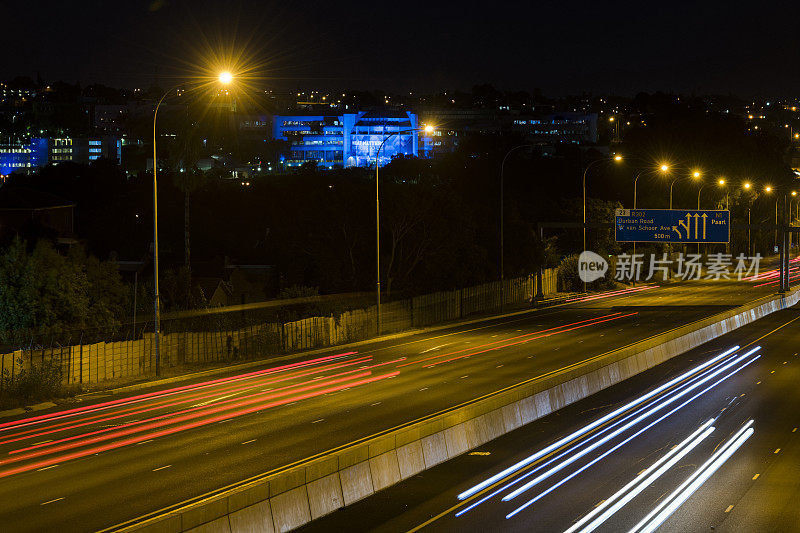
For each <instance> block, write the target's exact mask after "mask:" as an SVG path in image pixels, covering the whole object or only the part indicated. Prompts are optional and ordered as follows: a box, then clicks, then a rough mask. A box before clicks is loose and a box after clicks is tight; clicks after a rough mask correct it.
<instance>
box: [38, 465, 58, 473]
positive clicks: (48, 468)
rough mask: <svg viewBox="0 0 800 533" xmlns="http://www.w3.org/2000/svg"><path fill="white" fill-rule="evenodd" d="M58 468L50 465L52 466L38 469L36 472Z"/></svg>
mask: <svg viewBox="0 0 800 533" xmlns="http://www.w3.org/2000/svg"><path fill="white" fill-rule="evenodd" d="M57 466H58V465H50V466H45V467H43V468H38V469H36V471H37V472H41V471H42V470H50V469H51V468H55V467H57Z"/></svg>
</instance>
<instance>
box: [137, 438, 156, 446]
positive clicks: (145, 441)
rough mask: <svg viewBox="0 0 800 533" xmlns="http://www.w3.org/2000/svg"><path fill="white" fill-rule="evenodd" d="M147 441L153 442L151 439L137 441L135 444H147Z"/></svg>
mask: <svg viewBox="0 0 800 533" xmlns="http://www.w3.org/2000/svg"><path fill="white" fill-rule="evenodd" d="M148 442H153V439H150V440H143V441H142V442H137V443H136V446H141V445H142V444H147V443H148Z"/></svg>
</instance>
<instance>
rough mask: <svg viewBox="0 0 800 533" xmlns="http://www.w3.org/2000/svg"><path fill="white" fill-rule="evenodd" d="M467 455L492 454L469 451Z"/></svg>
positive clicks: (490, 453) (489, 453)
mask: <svg viewBox="0 0 800 533" xmlns="http://www.w3.org/2000/svg"><path fill="white" fill-rule="evenodd" d="M469 455H492V452H469Z"/></svg>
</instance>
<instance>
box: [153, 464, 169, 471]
mask: <svg viewBox="0 0 800 533" xmlns="http://www.w3.org/2000/svg"><path fill="white" fill-rule="evenodd" d="M171 466H172V465H167V466H159V467H158V468H154V469H153V472H158V471H159V470H164V469H165V468H169V467H171Z"/></svg>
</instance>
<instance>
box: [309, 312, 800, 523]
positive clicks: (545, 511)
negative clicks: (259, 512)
mask: <svg viewBox="0 0 800 533" xmlns="http://www.w3.org/2000/svg"><path fill="white" fill-rule="evenodd" d="M798 338H800V309H798V308H797V307H795V308H791V309H788V310H785V311H781V312H779V313H775V314H773V315H771V316H769V317H767V318H765V319H763V320H760V321H758V322H755V323H753V324H750V325H748V326H745V327H743V328H741V329H740V330H737V331H735V332H732V333H730V334H728V335H725V336H724V337H721V338H719V339H716V340H715V341H713V342H711V343H707V344H705V345H703V346H701V347H699V348H697V349H695V350H692V351H691V352H688V353H687V354H684V355H682V356H680V357H677V358H675V359H673V360H671V361H669V362H667V363H665V364H663V365H660V366H659V367H656V368H654V369H651V370H650V371H648V372H646V373H643V374H641V375H639V376H637V377H635V378H633V379H631V380H628V381H626V382H623V383H621V384H618V385H616V386H614V387H611V388H609V389H606V390H605V391H602V392H600V393H598V394H597V395H594V396H592V397H589V398H587V399H585V400H582V401H580V402H577V403H576V404H574V405H572V406H569V407H567V408H565V409H562V410H561V411H559V412H557V413H555V414H553V415H550V416H547V417H545V418H543V419H541V420H538V421H535V422H533V423H531V424H529V425H527V426H524V427H523V428H520V429H519V430H517V431H514V432H512V433H509V434H507V435H505V436H503V437H500V438H499V439H496V440H494V441H491V442H489V443H487V444H486V445H484V446H482V447H480V448H478V449H477V450H475V451H473V452H472V453H470V454H468V455H464V456H461V457H458V458H456V459H455V460H452V461H449V462H447V463H444V464H442V465H439V466H437V467H434V468H433V469H430V470H428V471H424V472H421V473H420V474H419V475H417V476H415V477H414V478H411V479H409V480H407V481H405V482H403V483H400V484H398V485H395V486H394V487H390V488H388V489H386V490H384V491H381V492H380V493H378V494H376V495H375V496H373V497H371V498H368V499H366V500H364V501H362V502H359V503H357V504H355V505H352V506H350V507H348V508H346V509H343V510H340V511H337V512H335V513H334V514H332V515H329V516H328V517H324V518H322V519H320V520H319V521H317V522H314V523H312V524H310V525H309V526H307V527H306V528H304V531H340V530H343V529H341V528H342V527H344V526H345V525H346V528H347V530H348V531H368V530H371V531H393V532H394V531H437V532H438V531H548V532H550V531H568V532H570V533H571V532H573V531H581V532H587V531H603V532H619V531H623V532H624V531H636V532H638V531H653V530H657V531H662V532H676V533H677V532H695V531H697V532H700V531H712V530H713V531H725V532H754V531H758V532H766V531H769V532H784V531H785V532H795V531H798V530H799V529H800V507H798V505H797V495H798V494H800V492H798V491H800V466H799V465H800V462H799V460H800V430H798V428H800V410H799V409H798V407H800V390H798V387H797V383H798V382H800V356H798V352H800V345H798V342H797V339H798ZM737 345H738V346H739V348H735V347H736V346H737Z"/></svg>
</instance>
